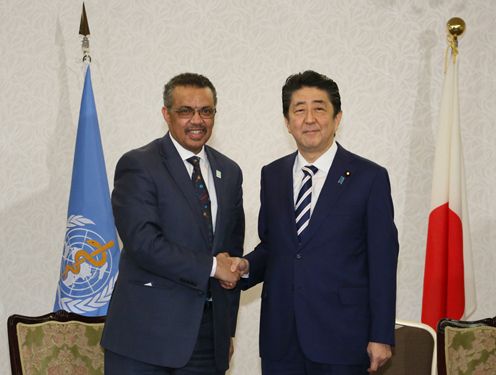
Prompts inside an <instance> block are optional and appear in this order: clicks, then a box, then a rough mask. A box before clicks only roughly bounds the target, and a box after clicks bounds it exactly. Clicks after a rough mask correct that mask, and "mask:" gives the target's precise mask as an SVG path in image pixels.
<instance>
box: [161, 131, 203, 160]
mask: <svg viewBox="0 0 496 375" xmlns="http://www.w3.org/2000/svg"><path fill="white" fill-rule="evenodd" d="M170 139H171V141H172V144H173V145H174V146H175V147H176V150H177V152H178V153H179V156H180V157H181V160H183V161H187V159H189V158H190V157H192V156H198V157H199V158H200V160H203V161H206V160H207V155H206V153H205V146H203V147H202V148H201V150H200V152H199V153H198V154H195V153H194V152H192V151H190V150H186V149H185V148H184V147H183V146H181V145H180V144H179V142H178V141H176V140H175V139H174V137H173V136H172V134H171V135H170Z"/></svg>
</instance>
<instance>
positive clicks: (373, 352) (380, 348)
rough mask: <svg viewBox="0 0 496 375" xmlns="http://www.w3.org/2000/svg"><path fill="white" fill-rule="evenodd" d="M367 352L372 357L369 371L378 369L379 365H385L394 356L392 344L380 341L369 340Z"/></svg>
mask: <svg viewBox="0 0 496 375" xmlns="http://www.w3.org/2000/svg"><path fill="white" fill-rule="evenodd" d="M367 353H368V354H369V358H370V367H369V368H368V370H367V371H368V372H375V371H377V370H378V369H379V367H381V366H382V365H384V364H385V363H386V362H387V361H388V360H389V358H391V356H392V352H391V346H390V345H387V344H381V343H379V342H369V344H368V345H367Z"/></svg>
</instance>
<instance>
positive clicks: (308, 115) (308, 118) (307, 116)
mask: <svg viewBox="0 0 496 375" xmlns="http://www.w3.org/2000/svg"><path fill="white" fill-rule="evenodd" d="M314 121H315V117H314V115H313V111H306V114H305V122H306V123H307V124H311V123H313V122H314Z"/></svg>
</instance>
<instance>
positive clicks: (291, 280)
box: [224, 71, 398, 375]
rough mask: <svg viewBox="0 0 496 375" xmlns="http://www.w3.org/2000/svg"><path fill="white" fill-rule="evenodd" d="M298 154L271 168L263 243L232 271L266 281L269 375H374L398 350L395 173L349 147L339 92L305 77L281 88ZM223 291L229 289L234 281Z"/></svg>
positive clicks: (263, 342) (265, 172) (263, 349)
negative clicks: (340, 136)
mask: <svg viewBox="0 0 496 375" xmlns="http://www.w3.org/2000/svg"><path fill="white" fill-rule="evenodd" d="M282 104H283V114H284V118H285V121H286V126H287V128H288V131H289V133H291V135H292V136H293V137H294V139H295V141H296V145H297V148H298V150H297V152H294V153H292V154H290V155H288V156H285V157H283V158H281V159H279V160H276V161H274V162H272V163H271V164H269V165H267V166H265V167H264V168H263V169H262V178H261V193H260V196H261V208H260V215H259V237H260V240H261V242H260V244H259V245H258V246H257V247H256V248H255V250H254V251H253V252H251V253H250V254H248V255H247V256H246V258H244V259H237V260H236V261H235V262H234V263H233V268H232V270H235V269H237V270H239V271H241V272H243V273H247V274H248V275H249V277H248V278H247V279H242V282H241V285H242V287H243V288H244V289H247V288H250V287H252V286H253V285H255V284H257V283H259V282H262V281H263V282H264V286H263V291H262V311H261V321H260V355H261V357H262V372H263V374H264V375H275V374H281V375H282V374H284V375H324V374H325V375H330V374H332V375H337V374H339V375H342V374H349V375H351V374H353V375H354V374H366V373H367V369H369V370H370V371H375V370H377V368H378V367H379V366H381V365H382V364H384V363H385V362H386V361H387V360H388V358H389V357H390V356H391V345H393V343H394V325H395V303H396V267H397V257H398V235H397V230H396V226H395V224H394V220H393V204H392V200H391V192H390V184H389V178H388V174H387V171H386V170H385V169H384V168H383V167H381V166H379V165H377V164H375V163H373V162H371V161H369V160H366V159H364V158H362V157H360V156H358V155H355V154H353V153H351V152H349V151H347V150H345V149H344V148H343V147H342V146H341V145H339V144H338V143H337V142H335V140H334V137H335V134H336V130H337V129H338V126H339V123H340V121H341V117H342V112H341V98H340V95H339V90H338V86H337V85H336V83H335V82H334V81H333V80H331V79H329V78H328V77H326V76H324V75H322V74H319V73H316V72H313V71H305V72H303V73H300V74H295V75H292V76H290V77H289V78H288V79H287V80H286V83H285V85H284V87H283V89H282ZM224 286H226V287H229V285H228V284H224Z"/></svg>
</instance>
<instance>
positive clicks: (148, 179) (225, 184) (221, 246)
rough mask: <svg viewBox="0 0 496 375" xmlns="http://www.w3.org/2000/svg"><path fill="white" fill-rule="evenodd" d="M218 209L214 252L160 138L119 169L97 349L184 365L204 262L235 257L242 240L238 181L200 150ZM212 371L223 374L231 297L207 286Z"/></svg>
mask: <svg viewBox="0 0 496 375" xmlns="http://www.w3.org/2000/svg"><path fill="white" fill-rule="evenodd" d="M205 151H206V154H207V157H208V160H209V163H210V167H211V170H212V173H213V176H214V180H215V190H216V194H217V202H218V210H217V219H216V226H215V235H214V241H213V249H211V248H209V245H208V229H207V225H206V223H205V221H204V220H203V219H202V216H201V209H200V202H199V199H198V196H197V195H196V193H195V190H194V187H193V184H192V182H191V177H190V176H189V175H188V172H187V170H186V167H185V166H184V162H183V161H182V160H181V158H180V156H179V153H178V152H177V150H176V148H175V147H174V145H173V143H172V141H171V139H170V135H169V134H167V135H165V136H164V137H163V138H161V139H157V140H155V141H153V142H151V143H149V144H148V145H146V146H144V147H142V148H139V149H136V150H132V151H130V152H128V153H126V154H125V155H124V156H123V157H122V158H121V159H120V160H119V162H118V164H117V168H116V172H115V181H114V191H113V193H112V207H113V211H114V217H115V223H116V226H117V230H118V232H119V235H120V238H121V239H122V242H123V245H124V246H123V250H122V254H121V258H120V265H119V277H118V280H117V282H116V285H115V288H114V292H113V295H112V300H111V303H110V307H109V311H108V316H107V321H106V324H105V330H104V333H103V338H102V346H103V347H104V348H107V349H109V350H111V351H113V352H115V353H118V354H121V355H123V356H127V357H130V358H133V359H136V360H139V361H143V362H147V363H151V364H156V365H160V366H165V367H173V368H177V367H182V366H184V365H185V364H186V363H187V361H188V360H189V358H190V357H191V354H192V352H193V349H194V346H195V343H196V339H197V335H198V331H199V327H200V322H201V320H202V315H203V310H204V305H205V300H206V292H207V288H208V281H209V276H210V272H211V268H212V262H213V260H212V257H213V255H214V254H216V253H218V252H223V251H228V252H229V253H230V254H232V255H236V256H241V255H242V246H243V240H244V213H243V203H242V189H241V184H242V175H241V170H240V168H239V167H238V165H237V164H236V163H235V162H233V161H232V160H230V159H229V158H227V157H226V156H224V155H222V154H220V153H219V152H217V151H215V150H214V149H212V148H211V147H208V146H205ZM210 284H211V285H210V289H211V292H212V298H213V315H214V326H215V332H214V335H215V356H216V364H217V367H218V368H219V370H225V369H226V368H227V367H228V352H229V338H230V337H231V336H234V331H235V327H236V319H237V311H238V305H239V291H236V290H225V289H223V288H221V287H220V285H219V283H218V281H217V280H216V279H212V280H211V282H210Z"/></svg>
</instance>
